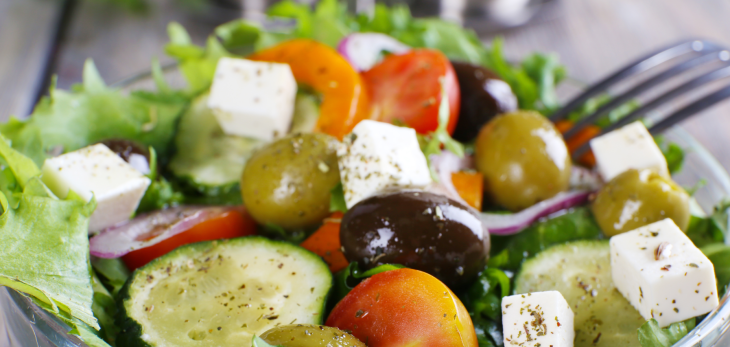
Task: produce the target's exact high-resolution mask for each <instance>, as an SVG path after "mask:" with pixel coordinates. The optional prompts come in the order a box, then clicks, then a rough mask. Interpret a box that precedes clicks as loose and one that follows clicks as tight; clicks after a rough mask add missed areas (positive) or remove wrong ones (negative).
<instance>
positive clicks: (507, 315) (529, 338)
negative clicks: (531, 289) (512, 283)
mask: <svg viewBox="0 0 730 347" xmlns="http://www.w3.org/2000/svg"><path fill="white" fill-rule="evenodd" d="M502 329H503V331H502V333H503V334H504V345H505V346H525V347H528V346H529V347H535V346H543V347H548V346H552V347H572V346H573V340H574V339H575V331H574V330H573V311H572V310H571V309H570V305H569V304H568V302H567V301H565V298H563V295H562V294H560V292H558V291H554V290H552V291H547V292H535V293H529V294H518V295H512V296H506V297H504V298H502Z"/></svg>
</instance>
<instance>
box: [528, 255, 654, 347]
mask: <svg viewBox="0 0 730 347" xmlns="http://www.w3.org/2000/svg"><path fill="white" fill-rule="evenodd" d="M609 252H610V250H609V245H608V241H576V242H571V243H567V244H562V245H558V246H554V247H551V248H548V249H546V250H544V251H542V252H540V253H538V254H537V256H535V258H533V259H530V260H528V261H526V262H525V263H524V264H523V265H522V268H521V270H520V273H519V274H518V275H517V277H516V278H515V293H516V294H525V293H530V292H541V291H546V290H557V291H559V292H560V293H561V294H563V297H565V300H567V301H568V303H569V304H570V307H571V308H572V309H573V313H575V322H574V324H575V346H576V347H581V346H586V347H587V346H591V347H593V346H611V347H613V346H641V344H640V343H639V335H638V332H637V329H638V328H639V327H641V325H642V324H644V322H645V320H644V318H642V317H641V315H639V312H638V311H636V309H634V307H633V306H631V304H630V303H629V302H628V300H626V299H625V298H624V297H623V296H622V295H621V293H619V292H618V290H616V287H614V285H613V280H612V278H611V262H610V256H609Z"/></svg>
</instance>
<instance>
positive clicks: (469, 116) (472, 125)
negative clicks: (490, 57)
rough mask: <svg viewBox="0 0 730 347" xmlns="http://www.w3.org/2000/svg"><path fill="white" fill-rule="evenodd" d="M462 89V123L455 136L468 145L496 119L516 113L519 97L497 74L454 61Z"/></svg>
mask: <svg viewBox="0 0 730 347" xmlns="http://www.w3.org/2000/svg"><path fill="white" fill-rule="evenodd" d="M452 65H453V66H454V71H456V77H457V79H458V80H459V88H460V90H461V107H460V108H459V110H460V111H459V121H458V122H457V123H456V130H454V134H453V137H454V139H456V140H459V141H461V142H469V141H471V140H473V139H474V138H476V137H477V134H479V129H481V128H482V126H483V125H484V124H486V123H487V122H488V121H489V120H491V119H492V118H494V116H496V115H498V114H502V113H507V112H512V111H515V110H517V97H516V96H515V94H514V93H512V88H510V86H509V84H507V83H506V82H504V81H502V80H501V79H500V78H499V76H497V74H495V73H494V72H492V71H491V70H488V69H486V68H484V67H481V66H478V65H472V64H468V63H460V62H452Z"/></svg>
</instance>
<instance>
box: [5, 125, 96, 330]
mask: <svg viewBox="0 0 730 347" xmlns="http://www.w3.org/2000/svg"><path fill="white" fill-rule="evenodd" d="M0 157H1V158H2V161H3V176H4V177H6V178H9V179H6V180H4V181H3V185H2V186H0V205H1V206H2V215H0V245H1V246H2V248H3V252H0V285H4V286H8V287H10V288H13V289H15V290H18V291H20V292H23V293H25V294H27V295H30V296H32V297H34V298H35V299H36V300H37V301H38V302H41V303H43V304H44V305H43V306H44V307H45V308H47V309H48V310H50V311H51V312H53V313H55V314H57V315H61V316H64V315H65V316H66V317H68V316H70V317H73V318H75V319H78V320H79V321H81V322H83V323H84V324H86V325H88V326H90V327H93V328H94V329H97V330H98V329H99V324H98V322H97V319H96V318H95V317H94V314H93V312H92V303H93V295H94V291H93V289H92V283H91V276H90V268H89V264H88V258H89V240H88V236H87V231H88V223H89V216H90V215H91V213H92V212H93V210H94V208H95V207H96V202H95V201H94V200H92V201H90V202H86V201H83V200H81V199H80V198H79V197H78V196H74V194H71V195H70V196H69V197H68V198H67V199H66V200H60V199H58V198H56V197H55V196H54V195H53V194H52V193H51V192H50V191H49V190H48V188H47V187H46V186H45V185H44V184H43V182H42V181H41V180H40V173H41V172H40V169H39V168H38V166H36V165H35V163H34V162H33V161H32V160H31V159H30V158H28V157H25V156H23V155H22V154H20V153H19V152H17V151H15V150H13V149H12V148H11V147H10V145H9V144H8V143H7V141H6V139H5V138H3V137H1V136H0ZM10 178H11V179H10Z"/></svg>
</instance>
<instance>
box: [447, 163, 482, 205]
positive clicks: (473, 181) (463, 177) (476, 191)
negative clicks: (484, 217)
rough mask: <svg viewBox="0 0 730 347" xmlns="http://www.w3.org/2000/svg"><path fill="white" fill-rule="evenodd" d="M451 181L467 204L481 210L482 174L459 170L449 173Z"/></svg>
mask: <svg viewBox="0 0 730 347" xmlns="http://www.w3.org/2000/svg"><path fill="white" fill-rule="evenodd" d="M451 183H452V184H453V185H454V188H456V192H457V193H459V196H461V198H462V199H464V201H466V203H467V204H469V206H471V207H473V208H475V209H477V211H481V210H482V196H483V195H484V176H483V175H482V174H481V173H479V172H469V171H459V172H454V173H452V174H451Z"/></svg>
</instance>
